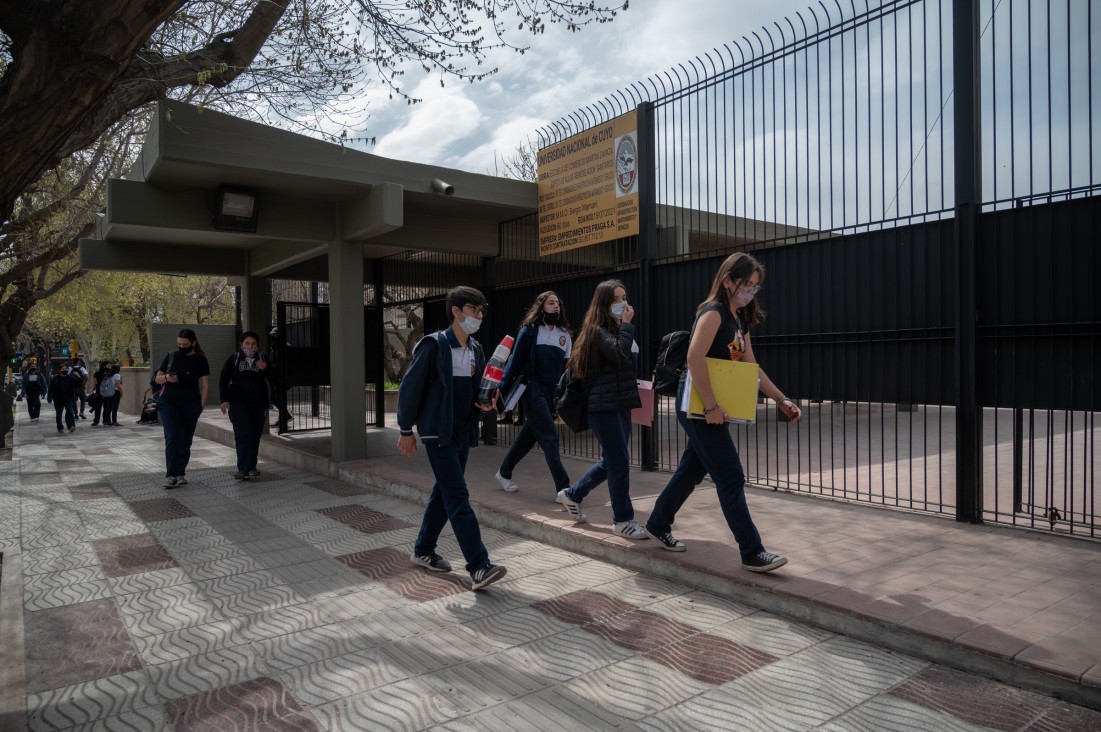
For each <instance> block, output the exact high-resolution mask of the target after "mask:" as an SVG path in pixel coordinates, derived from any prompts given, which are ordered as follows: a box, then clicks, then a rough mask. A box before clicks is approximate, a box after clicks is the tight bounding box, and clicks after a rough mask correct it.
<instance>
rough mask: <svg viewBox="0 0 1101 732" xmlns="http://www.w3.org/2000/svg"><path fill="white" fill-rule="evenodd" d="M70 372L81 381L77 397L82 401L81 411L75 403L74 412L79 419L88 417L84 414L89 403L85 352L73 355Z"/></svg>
mask: <svg viewBox="0 0 1101 732" xmlns="http://www.w3.org/2000/svg"><path fill="white" fill-rule="evenodd" d="M69 373H70V374H71V375H72V377H73V379H78V380H79V381H80V388H79V389H77V390H76V398H77V400H78V401H79V402H80V411H79V412H78V411H77V405H76V404H74V405H73V412H74V414H75V415H76V416H77V417H78V418H79V419H88V418H87V417H85V416H84V410H85V407H86V406H87V404H88V368H87V367H86V366H85V365H84V354H83V353H78V354H77V355H76V356H73V364H72V366H71V367H70V368H69Z"/></svg>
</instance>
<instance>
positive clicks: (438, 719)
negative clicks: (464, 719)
mask: <svg viewBox="0 0 1101 732" xmlns="http://www.w3.org/2000/svg"><path fill="white" fill-rule="evenodd" d="M457 696H461V695H460V694H454V693H450V694H433V693H431V688H430V687H429V686H428V685H427V684H426V683H425V680H424V679H406V680H404V681H399V682H397V683H394V684H388V685H387V686H384V687H382V688H379V689H372V690H371V691H368V692H365V693H363V694H356V695H355V696H351V697H348V698H346V699H341V700H340V701H338V702H333V703H330V704H325V705H322V706H320V707H317V708H315V709H313V710H311V711H312V712H313V715H314V716H315V717H316V718H317V719H318V720H320V722H321V724H322V726H323V727H324V729H326V730H335V731H340V732H343V731H344V730H347V731H348V732H351V731H352V730H374V729H377V730H384V729H385V730H422V729H436V728H438V726H439V725H441V724H443V723H445V722H447V721H449V720H451V719H454V718H455V717H457V716H458V715H459V714H460V713H461V712H460V711H459V709H457V708H456V706H455V704H454V701H455V697H457Z"/></svg>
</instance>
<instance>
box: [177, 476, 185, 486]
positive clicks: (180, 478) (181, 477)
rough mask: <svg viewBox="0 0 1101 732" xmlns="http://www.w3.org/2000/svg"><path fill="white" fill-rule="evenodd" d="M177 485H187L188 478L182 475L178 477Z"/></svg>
mask: <svg viewBox="0 0 1101 732" xmlns="http://www.w3.org/2000/svg"><path fill="white" fill-rule="evenodd" d="M176 485H187V478H185V477H183V476H182V475H180V476H177V477H176Z"/></svg>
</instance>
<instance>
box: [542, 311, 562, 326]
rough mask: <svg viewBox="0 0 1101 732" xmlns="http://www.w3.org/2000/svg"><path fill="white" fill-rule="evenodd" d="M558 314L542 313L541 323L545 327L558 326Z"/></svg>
mask: <svg viewBox="0 0 1101 732" xmlns="http://www.w3.org/2000/svg"><path fill="white" fill-rule="evenodd" d="M559 317H561V316H560V315H559V314H558V313H543V322H544V323H546V324H547V325H558V318H559Z"/></svg>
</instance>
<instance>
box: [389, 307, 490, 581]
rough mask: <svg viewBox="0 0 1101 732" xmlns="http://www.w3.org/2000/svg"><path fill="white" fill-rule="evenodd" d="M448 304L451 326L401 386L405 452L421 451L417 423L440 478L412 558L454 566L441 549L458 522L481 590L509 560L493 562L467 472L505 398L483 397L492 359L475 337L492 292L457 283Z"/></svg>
mask: <svg viewBox="0 0 1101 732" xmlns="http://www.w3.org/2000/svg"><path fill="white" fill-rule="evenodd" d="M446 305H447V317H448V321H449V322H450V323H451V326H450V327H448V328H445V329H444V330H441V331H437V332H435V333H432V334H431V335H426V336H425V337H424V338H422V339H421V340H420V341H419V342H418V343H417V345H416V347H415V348H414V349H413V360H412V361H411V362H410V364H409V370H408V371H407V372H406V373H405V376H403V377H402V379H401V386H400V387H399V388H398V427H399V428H400V429H401V435H400V436H399V437H398V451H399V452H401V454H402V455H405V456H410V455H412V454H413V453H414V452H416V451H417V440H416V438H415V437H414V436H413V427H414V425H415V426H416V428H417V433H418V434H419V435H420V438H421V443H422V444H423V445H424V451H425V453H426V454H427V455H428V462H429V464H430V465H431V466H432V474H433V475H434V476H435V478H436V483H435V485H433V486H432V494H431V496H429V499H428V505H427V506H425V509H424V518H423V519H422V520H421V528H420V533H419V534H418V535H417V543H416V546H415V547H414V548H413V555H412V556H411V557H410V560H411V561H412V562H413V563H414V564H418V565H420V566H422V567H424V568H425V569H428V570H430V571H432V572H450V571H451V564H450V562H448V561H447V560H446V559H444V558H443V557H441V556H440V555H439V554H437V553H436V544H437V542H438V541H439V538H440V532H441V531H443V527H444V526H445V525H446V524H447V522H448V521H450V522H451V529H452V530H453V531H454V532H455V539H456V540H457V541H458V542H459V548H460V549H461V550H462V552H463V557H464V558H465V559H466V571H467V572H469V573H470V580H471V589H473V590H480V589H482V588H483V587H485V586H486V585H489V584H491V583H493V582H496V581H497V580H499V579H501V578H502V577H504V576H505V568H504V567H501V566H499V565H496V564H493V563H491V562H490V561H489V552H487V551H486V547H485V544H483V543H482V532H481V529H480V528H479V527H478V517H477V516H475V515H474V509H473V508H472V507H471V506H470V493H469V491H468V490H467V487H466V478H465V476H464V473H465V472H466V461H467V457H468V456H469V455H470V448H472V447H474V446H476V445H477V444H478V431H479V430H478V421H479V419H481V417H483V416H484V413H486V412H491V411H493V410H494V409H495V408H496V401H497V400H496V398H495V399H494V400H493V404H490V405H489V406H484V405H482V404H478V403H477V401H476V399H477V396H478V384H479V380H480V379H481V376H482V372H483V371H484V370H485V361H486V360H485V354H484V353H483V352H482V347H481V345H480V344H479V343H478V341H476V340H474V338H472V337H471V336H473V335H474V333H476V332H477V331H478V328H479V327H480V326H481V325H482V318H484V317H485V312H486V298H485V295H483V294H482V293H481V292H480V291H478V290H475V289H474V288H473V287H456V288H455V289H454V290H452V291H451V292H449V293H447V300H446ZM479 410H480V411H481V412H482V414H479Z"/></svg>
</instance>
